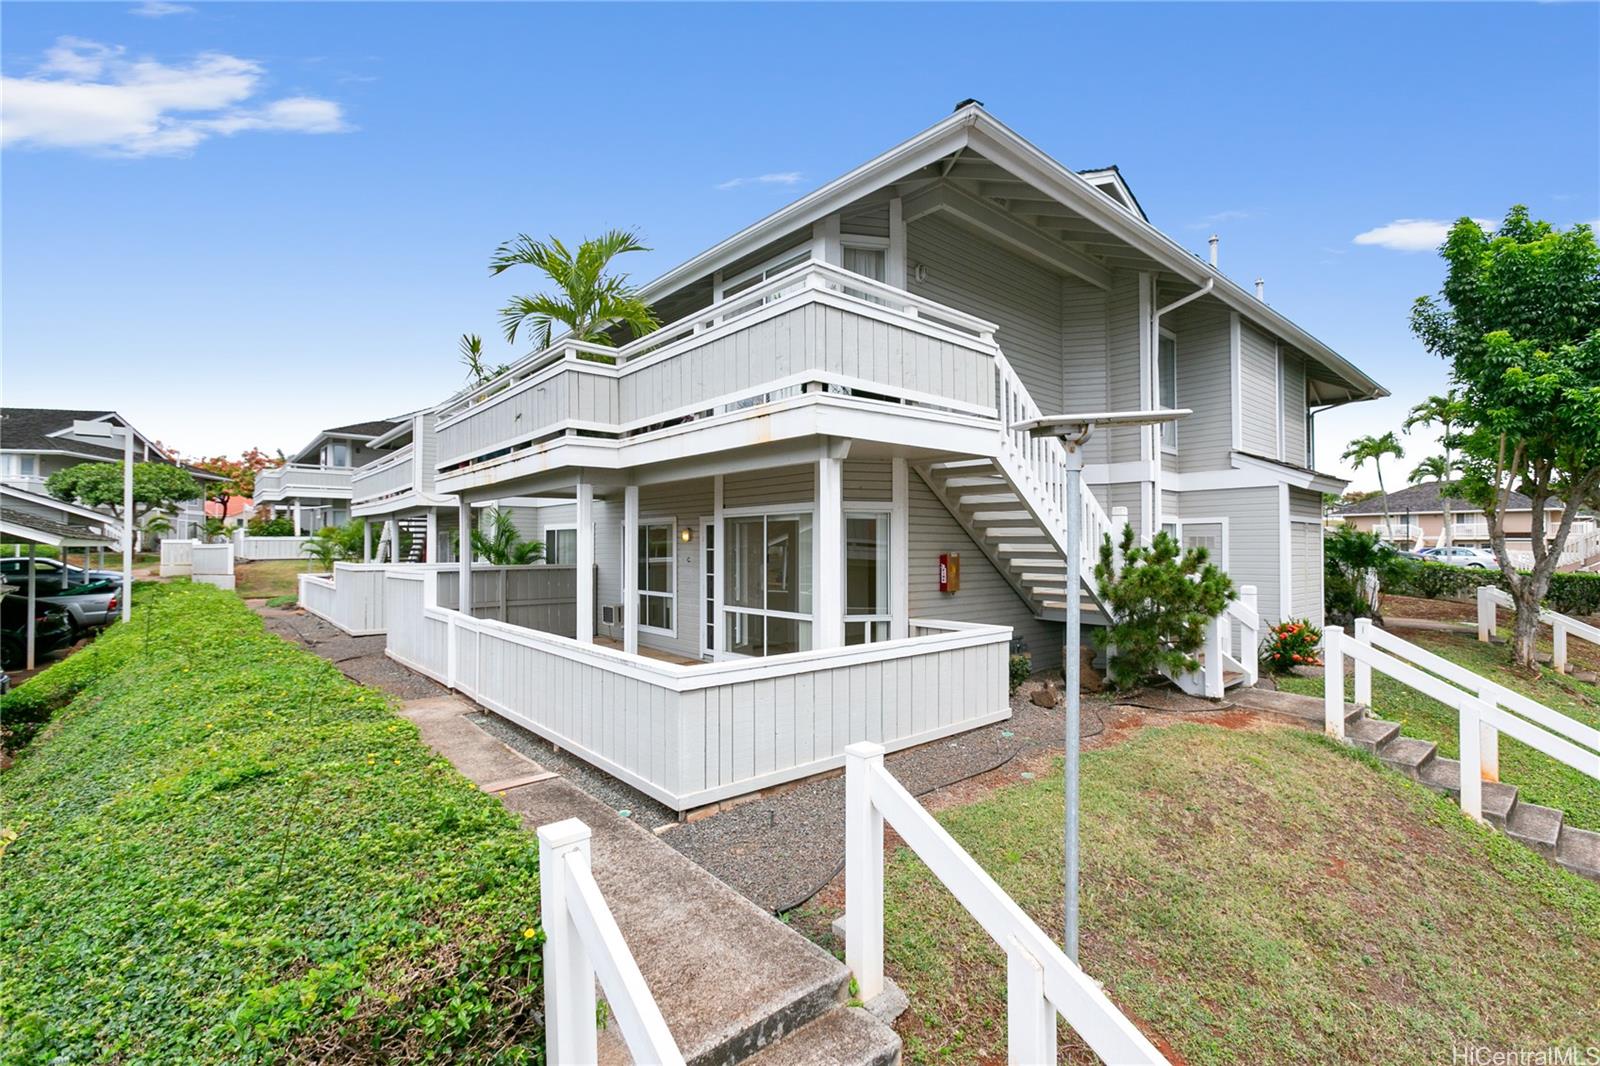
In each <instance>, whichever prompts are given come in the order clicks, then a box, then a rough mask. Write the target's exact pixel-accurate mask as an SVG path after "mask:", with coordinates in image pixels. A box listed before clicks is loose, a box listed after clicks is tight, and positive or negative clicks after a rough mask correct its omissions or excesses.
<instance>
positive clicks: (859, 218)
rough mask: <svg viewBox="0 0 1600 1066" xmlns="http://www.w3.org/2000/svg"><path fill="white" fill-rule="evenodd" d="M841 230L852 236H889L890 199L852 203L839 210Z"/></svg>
mask: <svg viewBox="0 0 1600 1066" xmlns="http://www.w3.org/2000/svg"><path fill="white" fill-rule="evenodd" d="M839 232H840V233H843V234H849V235H851V236H862V237H887V236H889V201H888V200H880V201H878V202H877V203H875V204H851V205H850V206H849V207H846V208H845V209H844V210H842V211H840V212H839Z"/></svg>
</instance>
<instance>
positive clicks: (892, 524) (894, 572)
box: [889, 455, 911, 640]
mask: <svg viewBox="0 0 1600 1066" xmlns="http://www.w3.org/2000/svg"><path fill="white" fill-rule="evenodd" d="M889 464H890V465H889V507H890V513H889V538H890V539H889V610H890V615H891V617H890V620H889V636H890V637H891V638H893V639H895V640H902V639H904V638H905V637H908V636H910V626H909V620H910V617H911V476H910V464H908V463H907V462H906V459H905V457H904V456H898V455H897V456H895V457H894V458H893V459H891V460H890V461H889Z"/></svg>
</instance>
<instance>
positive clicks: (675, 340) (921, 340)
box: [437, 262, 1003, 492]
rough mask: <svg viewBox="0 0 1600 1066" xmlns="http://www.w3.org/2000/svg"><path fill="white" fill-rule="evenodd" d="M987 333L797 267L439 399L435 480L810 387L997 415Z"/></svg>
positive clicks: (889, 292) (741, 410)
mask: <svg viewBox="0 0 1600 1066" xmlns="http://www.w3.org/2000/svg"><path fill="white" fill-rule="evenodd" d="M994 331H995V326H994V325H993V324H992V323H989V322H985V321H983V320H982V319H979V318H976V317H974V316H972V315H968V314H966V313H964V312H962V311H958V310H955V309H954V308H950V307H945V306H943V305H941V304H937V303H934V302H933V301H931V300H926V299H923V298H921V297H919V296H915V295H913V294H911V293H908V292H905V291H904V290H900V289H895V288H892V287H890V286H888V285H884V284H882V283H880V282H877V281H874V280H872V279H870V278H866V277H862V276H860V275H857V274H854V273H851V272H848V271H845V270H843V269H841V268H839V267H836V266H832V265H829V264H825V263H816V262H813V263H806V264H802V265H800V266H797V267H795V268H794V269H792V270H790V271H786V272H785V273H783V274H780V275H778V276H776V277H774V278H772V279H770V280H768V281H767V282H765V283H763V284H761V285H759V286H757V287H755V288H752V289H750V290H747V291H746V292H743V293H740V294H739V295H738V296H736V297H733V298H731V299H728V300H724V301H722V302H720V303H717V304H713V305H712V306H710V307H708V308H706V309H705V310H703V311H701V312H699V313H697V314H694V315H690V316H688V317H686V318H684V319H682V320H680V321H678V322H675V323H673V324H671V325H670V326H667V327H665V328H663V329H661V330H658V331H656V332H655V333H651V334H649V335H647V336H645V337H642V338H640V339H638V340H636V341H634V342H632V343H630V344H627V345H624V346H622V347H620V348H605V347H601V346H598V345H593V344H585V343H579V342H573V341H560V342H557V343H556V344H554V345H552V346H551V347H550V348H549V349H547V350H546V351H543V352H540V353H538V354H536V355H534V356H532V357H530V358H529V359H527V360H524V361H523V362H522V363H521V364H519V365H518V366H516V367H515V368H513V370H512V371H511V372H510V373H508V374H507V375H504V376H502V377H501V378H499V379H497V380H496V381H494V382H490V383H489V384H488V385H486V386H484V387H483V388H481V389H478V390H475V391H474V392H472V393H470V394H468V395H466V396H463V397H461V398H460V399H458V400H456V401H455V402H453V403H452V404H449V405H447V406H445V407H444V408H443V409H441V410H440V411H439V421H438V428H437V445H438V462H437V469H438V471H439V479H440V489H441V491H445V492H450V491H454V489H455V485H454V484H452V478H455V477H460V476H461V475H465V474H467V473H469V472H471V471H472V468H473V467H474V466H477V465H480V464H484V463H487V462H490V461H495V460H499V459H501V457H505V456H515V455H517V454H526V453H529V452H532V451H534V450H536V449H539V448H541V447H544V446H546V443H547V442H552V441H555V440H556V439H557V438H568V439H570V438H574V437H578V438H582V439H584V440H585V441H586V442H588V443H593V442H595V441H597V440H598V439H609V440H613V441H617V440H622V441H626V440H628V439H630V438H634V437H637V436H640V435H643V434H648V433H651V432H654V431H657V430H661V429H665V428H667V427H671V426H677V425H682V424H684V423H690V422H696V421H701V420H707V419H714V418H718V417H720V416H730V417H739V416H741V415H756V414H760V413H763V412H762V411H761V410H757V409H758V408H762V407H763V405H768V404H775V403H778V402H780V401H784V400H789V399H793V398H796V397H803V396H805V394H807V393H818V394H823V395H824V396H826V397H829V398H835V397H850V398H857V399H861V400H866V401H871V402H875V403H878V404H883V403H885V402H886V403H888V404H893V405H903V406H904V407H906V408H912V407H914V408H917V409H918V410H919V411H921V412H940V413H943V414H949V415H957V416H966V417H968V418H973V417H976V418H982V419H988V420H996V419H998V417H999V411H998V406H997V405H998V401H997V396H998V387H997V370H998V369H999V367H1000V366H1001V365H1002V364H1003V359H1002V357H1001V355H1000V350H999V348H998V347H997V346H996V344H995V340H994Z"/></svg>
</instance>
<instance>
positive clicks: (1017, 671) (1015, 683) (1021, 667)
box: [1011, 655, 1033, 692]
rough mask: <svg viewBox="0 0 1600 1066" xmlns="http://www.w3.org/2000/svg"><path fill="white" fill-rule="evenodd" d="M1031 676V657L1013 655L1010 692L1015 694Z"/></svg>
mask: <svg viewBox="0 0 1600 1066" xmlns="http://www.w3.org/2000/svg"><path fill="white" fill-rule="evenodd" d="M1032 676H1033V656H1031V655H1013V656H1012V657H1011V691H1012V692H1015V691H1017V689H1019V688H1021V687H1022V683H1023V682H1024V681H1026V680H1028V678H1030V677H1032Z"/></svg>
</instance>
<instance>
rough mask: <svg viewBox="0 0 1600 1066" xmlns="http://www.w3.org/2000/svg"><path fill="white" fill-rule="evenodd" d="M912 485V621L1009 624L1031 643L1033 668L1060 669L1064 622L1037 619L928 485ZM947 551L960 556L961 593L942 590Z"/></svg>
mask: <svg viewBox="0 0 1600 1066" xmlns="http://www.w3.org/2000/svg"><path fill="white" fill-rule="evenodd" d="M909 481H910V492H909V497H910V499H909V503H910V522H909V525H910V529H909V538H908V539H909V543H910V549H911V558H910V561H909V566H910V571H911V574H910V577H911V583H910V590H909V592H910V606H911V617H912V618H946V619H950V620H951V621H956V622H982V623H985V624H988V625H997V626H1010V627H1011V628H1012V631H1013V634H1012V635H1013V636H1015V637H1021V638H1022V639H1023V640H1025V641H1026V642H1027V645H1028V650H1029V651H1030V652H1032V653H1033V665H1034V668H1035V669H1040V670H1044V669H1052V668H1055V667H1059V666H1060V665H1061V624H1060V623H1059V622H1047V621H1044V620H1042V619H1039V618H1035V617H1034V616H1033V611H1032V609H1031V608H1030V607H1029V606H1028V604H1027V602H1026V601H1024V600H1023V599H1022V598H1021V597H1020V596H1018V595H1017V592H1016V590H1015V589H1014V588H1012V587H1011V585H1010V584H1008V583H1007V582H1006V580H1005V578H1003V577H1001V576H1000V573H999V572H998V571H997V570H995V568H994V566H993V564H991V563H990V562H989V559H988V557H987V556H985V555H984V554H983V551H982V550H981V549H980V548H979V547H978V546H977V545H976V544H975V543H973V541H972V538H970V537H968V536H967V533H966V530H964V529H962V528H961V527H960V526H959V525H957V524H956V521H955V519H953V518H951V517H950V512H949V511H947V510H945V507H944V504H942V503H940V502H939V499H938V497H936V496H935V495H934V494H933V490H932V489H930V488H928V484H927V482H925V481H923V480H922V478H921V477H920V476H918V475H916V474H915V473H913V474H912V476H911V477H910V479H909ZM943 552H960V553H961V591H959V592H955V593H947V592H940V591H939V555H940V554H941V553H943Z"/></svg>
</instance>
